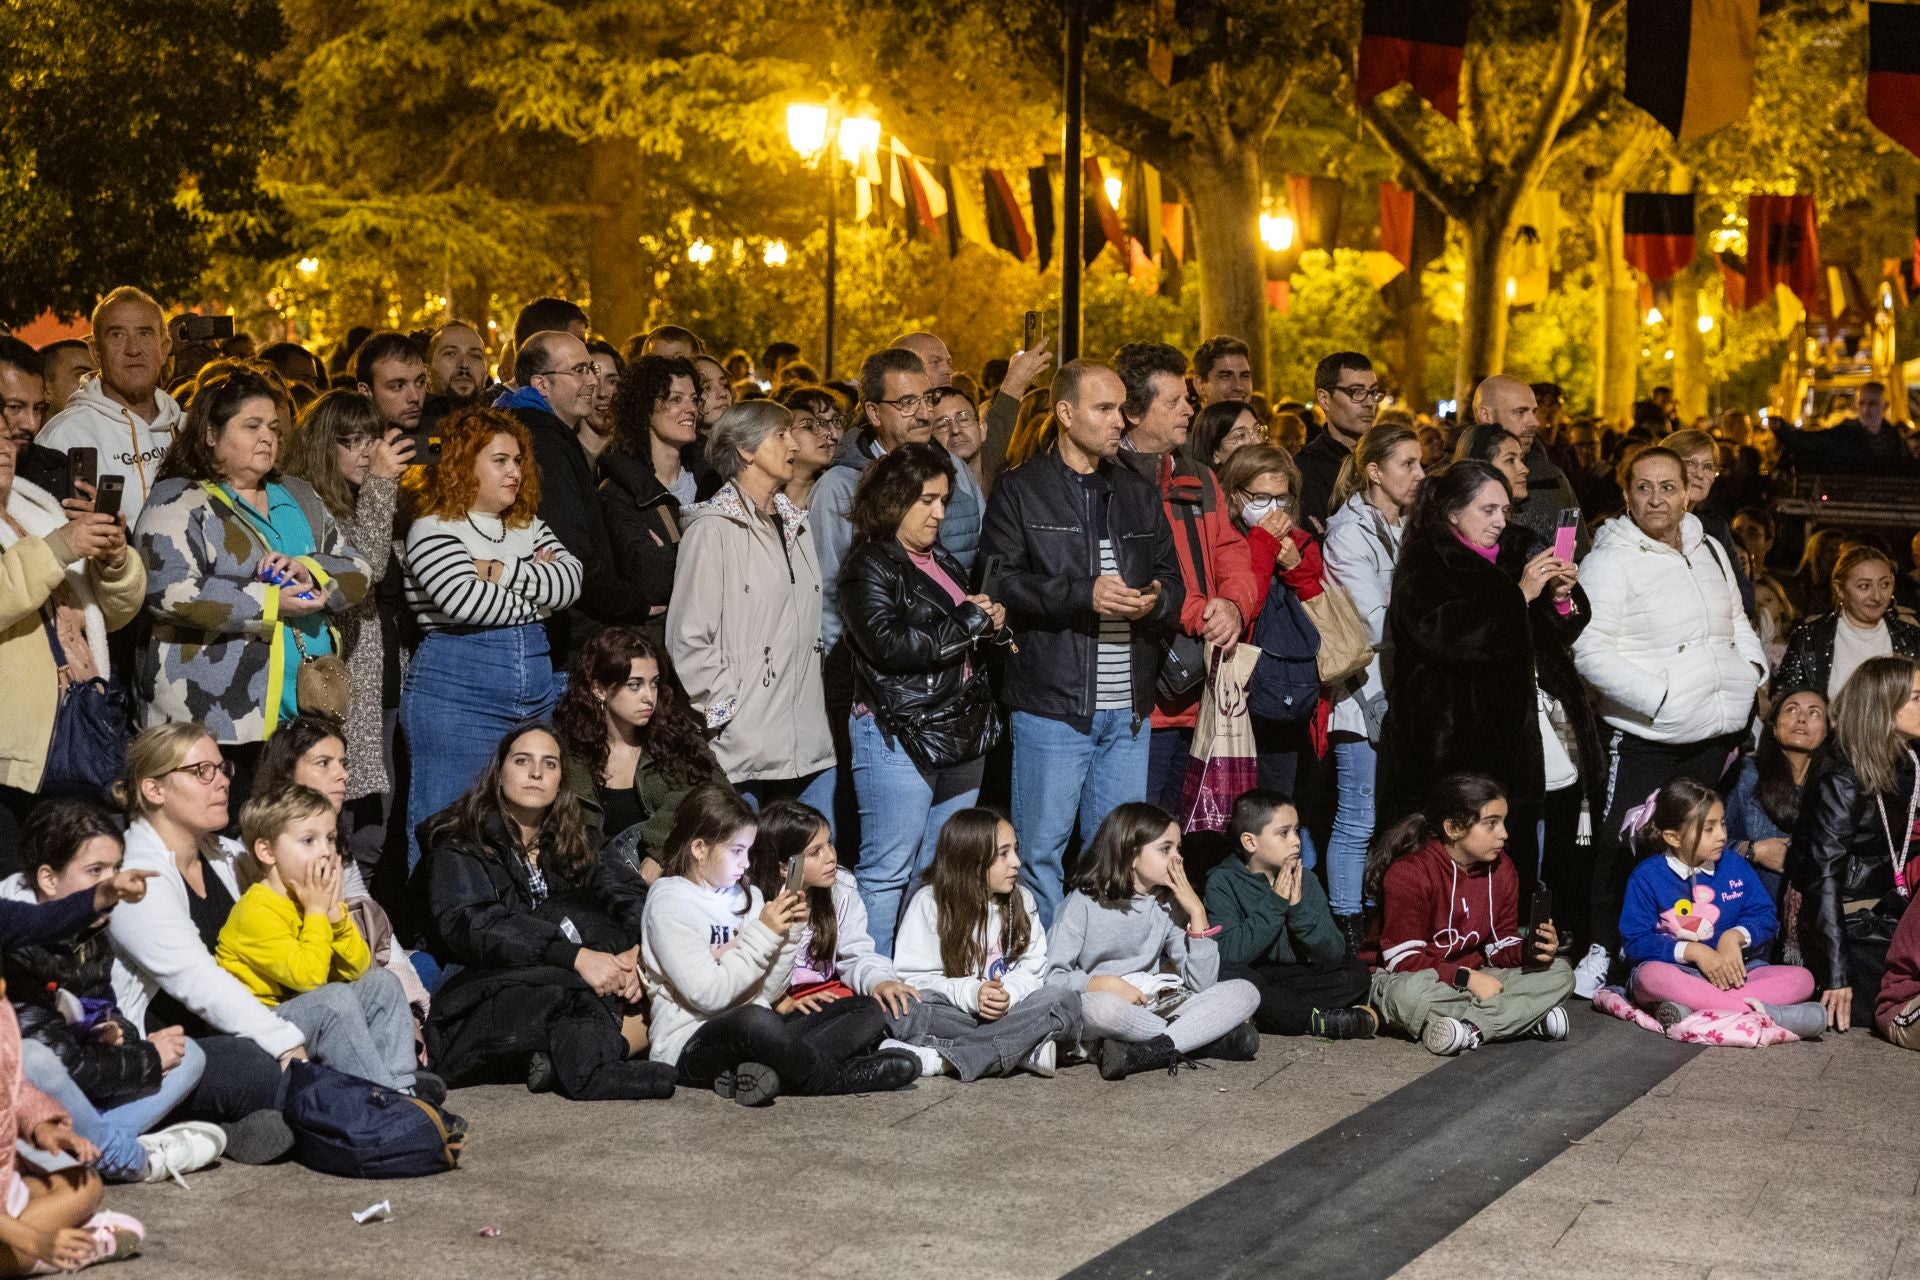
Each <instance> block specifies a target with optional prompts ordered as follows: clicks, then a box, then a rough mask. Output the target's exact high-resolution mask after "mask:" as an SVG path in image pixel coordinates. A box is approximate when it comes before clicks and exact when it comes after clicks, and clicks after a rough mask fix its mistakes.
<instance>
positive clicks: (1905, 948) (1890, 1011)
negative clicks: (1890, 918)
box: [1873, 905, 1920, 1033]
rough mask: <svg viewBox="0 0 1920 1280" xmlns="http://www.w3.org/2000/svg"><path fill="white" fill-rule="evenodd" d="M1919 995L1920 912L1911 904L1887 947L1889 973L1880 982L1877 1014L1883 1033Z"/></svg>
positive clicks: (1876, 1003) (1875, 1015)
mask: <svg viewBox="0 0 1920 1280" xmlns="http://www.w3.org/2000/svg"><path fill="white" fill-rule="evenodd" d="M1915 996H1920V911H1917V910H1915V909H1914V908H1913V907H1912V906H1911V905H1909V906H1908V907H1907V909H1906V911H1904V912H1903V913H1902V914H1901V916H1900V927H1899V928H1897V929H1895V930H1894V931H1893V941H1892V942H1891V943H1890V944H1889V945H1888V946H1887V971H1886V974H1885V976H1883V977H1882V978H1881V979H1880V999H1879V1000H1878V1001H1876V1002H1875V1008H1874V1011H1873V1020H1874V1022H1875V1024H1877V1025H1878V1026H1879V1028H1880V1030H1881V1032H1882V1033H1885V1031H1886V1029H1887V1024H1888V1023H1890V1022H1892V1021H1893V1019H1894V1015H1896V1014H1898V1013H1899V1012H1900V1011H1901V1010H1902V1009H1904V1008H1906V1007H1907V1002H1908V1001H1909V1000H1912V999H1913V998H1914V997H1915Z"/></svg>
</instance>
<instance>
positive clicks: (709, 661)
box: [667, 400, 834, 812]
mask: <svg viewBox="0 0 1920 1280" xmlns="http://www.w3.org/2000/svg"><path fill="white" fill-rule="evenodd" d="M793 454H794V444H793V424H792V415H791V414H790V413H789V412H788V411H787V410H786V409H785V408H783V407H782V406H780V405H777V404H775V403H773V402H772V401H771V400H749V401H747V402H746V403H744V404H737V405H735V406H734V407H733V408H731V409H729V410H727V412H726V413H725V414H724V415H723V416H722V417H721V419H720V421H719V423H718V424H716V425H715V427H714V431H713V438H712V439H711V440H709V441H707V462H708V463H709V464H710V465H711V466H712V467H713V469H714V471H716V472H717V473H718V474H719V475H720V476H721V478H722V484H721V486H720V491H719V492H718V493H716V494H714V495H713V497H712V498H711V499H710V500H709V501H706V502H702V503H699V504H698V505H696V506H694V507H692V508H690V509H689V510H688V511H687V531H686V536H685V538H684V539H683V540H682V544H681V547H680V557H679V561H678V563H677V565H676V566H675V570H674V592H673V601H672V603H671V604H669V605H668V606H667V651H668V653H670V654H671V655H672V657H673V665H674V667H675V669H676V670H678V671H679V673H680V684H681V687H682V688H684V689H685V690H686V691H687V698H688V700H689V701H690V702H691V703H692V705H693V709H694V711H695V712H696V713H697V714H699V715H700V716H702V717H704V719H705V722H706V730H707V735H708V741H709V742H710V744H711V745H712V747H713V754H714V758H715V759H717V760H718V761H719V762H720V768H721V769H722V770H723V771H724V772H725V773H726V775H727V777H728V779H729V780H730V781H732V782H733V784H734V785H735V786H736V787H738V788H739V789H740V792H741V794H742V795H744V796H745V797H746V798H747V799H748V801H749V802H750V803H754V804H758V803H761V802H763V801H766V800H772V799H778V798H779V797H781V796H793V797H797V798H798V799H799V800H800V801H801V802H803V803H805V804H810V805H812V806H813V807H814V808H816V809H819V810H821V811H822V812H827V811H830V810H831V809H832V807H833V786H834V768H833V764H834V758H833V736H832V735H831V734H830V733H829V732H828V731H827V709H826V707H827V703H826V694H825V692H824V691H823V689H822V685H821V673H820V652H821V651H820V570H819V567H818V565H817V564H816V562H815V560H814V555H813V539H812V537H811V536H809V535H808V534H807V532H806V522H807V517H806V513H805V512H803V511H801V510H799V509H798V508H796V507H795V506H794V505H793V503H791V502H789V501H788V500H787V497H786V495H785V494H783V493H781V492H780V489H781V486H783V485H785V484H786V483H787V482H788V481H789V480H791V479H792V478H793Z"/></svg>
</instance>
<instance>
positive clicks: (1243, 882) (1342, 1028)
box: [1206, 788, 1380, 1040]
mask: <svg viewBox="0 0 1920 1280" xmlns="http://www.w3.org/2000/svg"><path fill="white" fill-rule="evenodd" d="M1227 842H1228V843H1229V844H1230V845H1231V846H1232V847H1233V851H1234V852H1235V853H1237V854H1239V855H1240V856H1239V857H1237V858H1228V859H1227V860H1226V861H1225V862H1222V863H1221V864H1220V865H1219V866H1217V867H1215V868H1214V869H1213V870H1212V871H1211V872H1210V873H1208V875H1207V898H1206V902H1207V918H1208V919H1209V920H1211V921H1213V923H1215V924H1217V925H1219V926H1220V936H1219V937H1218V938H1217V939H1216V940H1215V941H1216V942H1218V944H1219V947H1220V972H1221V975H1222V976H1224V977H1228V978H1245V979H1246V980H1247V981H1249V982H1251V983H1253V985H1254V986H1255V987H1257V988H1258V989H1259V991H1260V1007H1259V1009H1258V1010H1256V1011H1255V1013H1254V1015H1253V1025H1254V1026H1255V1027H1256V1028H1258V1029H1259V1030H1261V1031H1264V1032H1266V1033H1267V1034H1269V1035H1278V1036H1304V1035H1315V1036H1324V1037H1325V1038H1327V1039H1329V1040H1363V1039H1366V1038H1368V1037H1370V1036H1372V1035H1373V1033H1374V1032H1375V1031H1376V1030H1377V1029H1378V1028H1379V1025H1380V1019H1379V1017H1378V1016H1377V1015H1376V1014H1375V1013H1374V1012H1373V1010H1372V1009H1370V1008H1368V1007H1367V989H1368V986H1369V975H1368V973H1367V966H1366V965H1364V964H1362V963H1361V962H1360V961H1359V960H1358V959H1357V958H1355V957H1353V956H1349V955H1348V954H1347V951H1346V940H1345V939H1344V938H1342V937H1341V936H1340V930H1339V928H1338V927H1337V926H1336V925H1335V924H1334V923H1333V912H1332V910H1331V909H1330V908H1329V907H1328V906H1327V893H1326V890H1324V889H1322V888H1321V887H1320V881H1319V880H1318V879H1317V878H1316V877H1315V876H1314V875H1313V873H1312V872H1310V871H1308V870H1307V869H1306V866H1305V864H1304V863H1303V862H1302V861H1301V858H1300V847H1301V840H1300V810H1299V809H1297V808H1295V807H1294V804H1293V801H1292V800H1290V799H1289V798H1287V796H1285V795H1283V794H1282V793H1281V792H1278V791H1272V790H1266V789H1260V788H1256V789H1255V790H1252V791H1248V792H1246V793H1244V794H1243V795H1241V797H1240V798H1239V799H1238V800H1235V801H1234V802H1233V816H1232V817H1231V818H1230V819H1229V820H1228V823H1227Z"/></svg>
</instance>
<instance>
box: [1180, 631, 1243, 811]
mask: <svg viewBox="0 0 1920 1280" xmlns="http://www.w3.org/2000/svg"><path fill="white" fill-rule="evenodd" d="M1259 660H1260V650H1259V649H1258V648H1256V647H1255V646H1253V645H1251V644H1242V645H1240V646H1239V647H1238V648H1236V649H1235V650H1234V651H1233V656H1232V657H1225V656H1223V655H1222V653H1221V651H1220V649H1219V648H1218V647H1217V646H1215V645H1211V644H1210V645H1208V646H1207V683H1206V686H1205V688H1204V689H1203V690H1202V692H1201V694H1200V718H1199V719H1198V720H1197V721H1196V722H1195V724H1194V729H1193V754H1192V756H1191V758H1189V759H1188V761H1187V776H1186V781H1185V782H1184V784H1183V785H1182V786H1181V788H1180V812H1181V813H1182V814H1183V815H1184V817H1183V820H1182V823H1181V825H1182V826H1184V827H1185V828H1186V829H1187V830H1189V831H1225V830H1226V829H1227V819H1228V817H1229V816H1231V814H1232V813H1233V802H1234V801H1235V800H1238V799H1239V798H1240V797H1241V796H1242V795H1244V794H1245V793H1246V792H1248V791H1251V790H1252V789H1253V788H1254V787H1255V786H1256V785H1258V783H1259V762H1258V760H1257V758H1256V757H1257V750H1256V748H1255V747H1254V744H1253V718H1252V716H1251V715H1249V714H1248V712H1247V677H1248V676H1249V675H1251V674H1252V672H1253V665H1254V663H1256V662H1258V661H1259Z"/></svg>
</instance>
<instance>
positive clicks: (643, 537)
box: [600, 449, 686, 611]
mask: <svg viewBox="0 0 1920 1280" xmlns="http://www.w3.org/2000/svg"><path fill="white" fill-rule="evenodd" d="M600 474H601V476H602V477H603V479H602V480H601V481H600V502H601V510H602V512H603V513H604V515H605V517H606V522H607V538H608V540H609V541H610V542H611V543H612V546H613V555H614V563H615V564H617V565H618V566H619V569H620V574H621V576H622V577H624V578H625V579H626V580H627V582H628V583H629V584H631V586H632V588H633V590H634V591H635V592H636V593H638V595H639V598H640V600H641V602H642V603H644V604H645V605H646V606H647V608H648V609H649V611H651V610H652V609H653V608H656V607H658V608H660V609H662V610H664V609H665V608H666V606H667V604H668V602H669V601H670V600H671V599H672V596H673V569H674V564H675V562H676V560H677V559H678V558H679V555H680V535H681V534H682V533H684V532H685V531H686V525H685V524H684V523H683V522H682V520H681V516H680V500H679V499H678V498H676V497H674V496H673V494H672V493H670V492H668V490H667V487H666V486H665V485H663V484H661V483H660V480H659V477H657V476H655V475H654V474H653V468H652V467H650V466H648V465H647V464H646V463H645V462H643V461H641V460H640V459H639V458H636V457H635V456H633V455H632V454H630V453H625V452H623V451H621V450H619V449H608V450H607V451H606V452H605V453H603V454H601V455H600Z"/></svg>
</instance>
